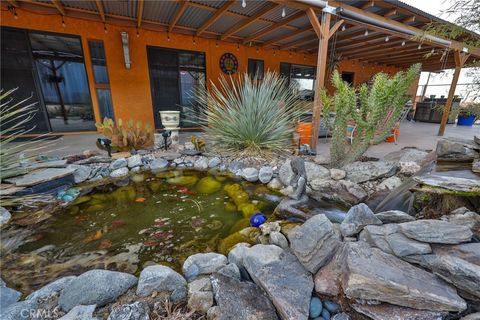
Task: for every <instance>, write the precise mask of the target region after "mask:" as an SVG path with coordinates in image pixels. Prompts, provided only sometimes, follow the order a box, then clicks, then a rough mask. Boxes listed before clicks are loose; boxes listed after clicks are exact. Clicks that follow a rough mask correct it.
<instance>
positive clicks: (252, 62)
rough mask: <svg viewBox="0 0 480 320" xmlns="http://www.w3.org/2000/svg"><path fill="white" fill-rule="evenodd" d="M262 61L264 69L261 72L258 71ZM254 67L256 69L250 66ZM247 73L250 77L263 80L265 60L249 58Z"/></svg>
mask: <svg viewBox="0 0 480 320" xmlns="http://www.w3.org/2000/svg"><path fill="white" fill-rule="evenodd" d="M259 63H261V66H262V69H261V72H258V74H257V71H258V70H259V69H260V68H259V66H258V64H259ZM251 67H252V68H254V69H255V70H251V69H250V68H251ZM247 73H248V76H249V77H250V79H252V80H253V79H256V80H263V77H264V76H265V61H264V60H261V59H251V58H248V61H247Z"/></svg>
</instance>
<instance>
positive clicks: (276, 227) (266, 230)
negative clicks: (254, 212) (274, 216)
mask: <svg viewBox="0 0 480 320" xmlns="http://www.w3.org/2000/svg"><path fill="white" fill-rule="evenodd" d="M281 229H282V228H281V227H280V223H279V222H278V221H272V222H265V223H263V224H262V225H261V226H260V230H262V234H263V235H269V234H270V233H272V232H275V231H276V232H279V231H280V230H281Z"/></svg>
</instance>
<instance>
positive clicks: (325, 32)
mask: <svg viewBox="0 0 480 320" xmlns="http://www.w3.org/2000/svg"><path fill="white" fill-rule="evenodd" d="M315 16H316V15H315ZM330 18H331V17H330V14H329V13H324V14H322V23H321V24H320V23H319V22H318V20H316V22H317V23H319V24H320V25H321V27H322V28H321V31H320V35H321V36H320V40H319V44H318V56H317V73H316V80H315V97H314V99H313V117H312V138H311V141H310V147H311V149H312V150H313V151H315V150H316V149H317V141H318V132H319V131H320V117H321V114H322V99H321V95H320V91H321V90H322V89H323V87H324V86H325V75H326V73H327V53H328V38H330V35H329V32H330ZM310 22H311V23H312V21H310Z"/></svg>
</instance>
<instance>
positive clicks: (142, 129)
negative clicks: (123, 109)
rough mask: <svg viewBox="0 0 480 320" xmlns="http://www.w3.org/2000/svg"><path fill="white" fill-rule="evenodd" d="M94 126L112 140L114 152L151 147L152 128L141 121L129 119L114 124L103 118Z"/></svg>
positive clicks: (152, 139) (152, 140) (119, 120)
mask: <svg viewBox="0 0 480 320" xmlns="http://www.w3.org/2000/svg"><path fill="white" fill-rule="evenodd" d="M95 126H96V127H97V129H98V130H99V131H100V132H101V133H102V134H103V135H105V136H106V137H107V138H109V139H110V140H112V147H113V149H114V150H115V151H130V150H132V149H134V150H140V149H144V148H148V147H151V146H152V145H153V142H154V135H153V129H152V127H151V126H150V125H149V124H148V123H146V124H143V123H142V122H141V121H137V122H135V121H133V120H132V119H130V120H128V121H127V122H125V123H124V122H123V120H122V119H118V120H117V122H116V123H115V122H114V121H113V120H112V119H110V118H104V119H103V122H97V123H96V124H95Z"/></svg>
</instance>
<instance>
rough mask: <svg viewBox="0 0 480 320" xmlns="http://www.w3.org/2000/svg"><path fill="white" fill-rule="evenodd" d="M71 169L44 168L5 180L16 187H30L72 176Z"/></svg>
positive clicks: (72, 170)
mask: <svg viewBox="0 0 480 320" xmlns="http://www.w3.org/2000/svg"><path fill="white" fill-rule="evenodd" d="M74 171H75V169H73V168H46V169H39V170H35V171H32V172H29V173H27V174H26V175H23V176H19V177H13V178H8V179H5V181H6V182H8V183H13V184H15V186H17V187H31V186H34V185H37V184H41V183H44V182H48V181H53V180H57V179H60V178H63V177H66V176H69V175H71V174H73V172H74Z"/></svg>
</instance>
